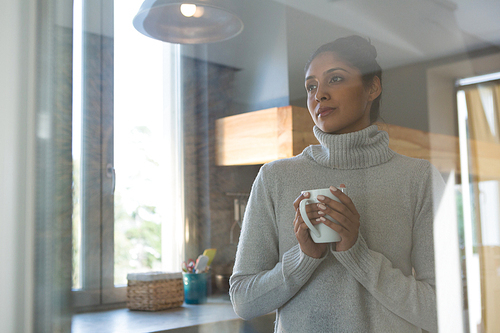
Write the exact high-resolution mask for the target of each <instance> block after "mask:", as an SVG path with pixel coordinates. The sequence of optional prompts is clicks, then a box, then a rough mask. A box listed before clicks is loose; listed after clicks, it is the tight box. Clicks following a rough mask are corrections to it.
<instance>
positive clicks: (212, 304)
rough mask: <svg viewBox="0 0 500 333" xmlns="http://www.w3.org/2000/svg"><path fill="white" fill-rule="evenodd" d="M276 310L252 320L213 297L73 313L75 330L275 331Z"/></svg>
mask: <svg viewBox="0 0 500 333" xmlns="http://www.w3.org/2000/svg"><path fill="white" fill-rule="evenodd" d="M274 319H275V315H274V313H271V314H268V315H266V316H262V317H259V318H255V319H253V320H251V321H244V320H242V319H240V318H239V317H238V316H237V315H236V313H235V312H234V310H233V307H232V305H231V303H230V302H229V301H228V300H226V299H223V298H209V299H208V302H207V303H206V304H202V305H190V304H185V303H184V304H183V305H182V307H179V308H174V309H169V310H165V311H156V312H147V311H130V310H128V309H117V310H108V311H100V312H91V313H79V314H75V315H73V317H72V327H71V332H72V333H90V332H92V333H145V332H165V331H170V332H172V331H174V332H179V333H181V332H182V333H191V332H193V333H194V332H205V333H208V332H218V333H224V332H231V333H234V332H245V333H246V332H255V333H257V332H258V333H261V332H262V333H264V332H272V331H273V328H274V324H273V322H274Z"/></svg>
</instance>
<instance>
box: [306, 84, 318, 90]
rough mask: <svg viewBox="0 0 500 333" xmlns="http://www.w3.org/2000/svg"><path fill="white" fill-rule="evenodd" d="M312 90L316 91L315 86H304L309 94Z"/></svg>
mask: <svg viewBox="0 0 500 333" xmlns="http://www.w3.org/2000/svg"><path fill="white" fill-rule="evenodd" d="M314 89H316V85H315V84H309V85H307V86H306V90H307V91H308V92H309V91H313V90H314Z"/></svg>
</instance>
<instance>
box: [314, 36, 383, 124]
mask: <svg viewBox="0 0 500 333" xmlns="http://www.w3.org/2000/svg"><path fill="white" fill-rule="evenodd" d="M323 52H333V53H335V54H336V55H337V56H338V57H340V58H341V59H342V60H343V61H345V62H348V63H349V64H351V65H352V66H353V67H356V68H357V69H358V70H359V71H360V72H361V77H362V79H363V83H364V84H365V85H366V86H368V85H370V84H371V83H372V82H373V78H374V77H375V76H378V78H379V79H380V85H382V69H381V68H380V65H379V64H378V63H377V60H376V58H377V50H376V49H375V46H373V45H372V44H371V42H370V41H369V40H366V39H364V38H363V37H360V36H356V35H353V36H348V37H343V38H339V39H336V40H335V41H333V42H330V43H327V44H324V45H322V46H320V47H319V48H318V49H317V50H316V52H314V53H313V54H312V56H311V57H310V58H309V60H308V61H307V63H306V67H305V72H307V70H308V69H309V66H310V65H311V62H312V61H313V60H314V58H316V57H317V56H318V54H320V53H323ZM381 98H382V93H380V95H378V97H377V98H376V99H375V100H374V101H373V102H372V106H371V109H370V122H371V123H372V124H373V123H374V122H375V121H377V119H378V117H379V113H380V99H381Z"/></svg>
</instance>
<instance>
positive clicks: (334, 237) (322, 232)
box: [299, 188, 345, 243]
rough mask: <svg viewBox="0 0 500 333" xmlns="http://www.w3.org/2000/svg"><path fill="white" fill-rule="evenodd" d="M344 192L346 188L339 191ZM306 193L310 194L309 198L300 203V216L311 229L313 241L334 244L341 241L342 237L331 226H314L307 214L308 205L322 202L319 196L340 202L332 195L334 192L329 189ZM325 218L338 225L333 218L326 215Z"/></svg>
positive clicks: (321, 224)
mask: <svg viewBox="0 0 500 333" xmlns="http://www.w3.org/2000/svg"><path fill="white" fill-rule="evenodd" d="M344 190H345V188H341V189H339V191H342V192H344ZM304 192H309V198H307V199H303V200H302V201H301V202H300V205H299V208H300V215H301V216H302V219H303V220H304V222H305V223H306V224H307V226H308V227H309V232H310V235H311V238H312V240H313V241H314V242H315V243H333V242H338V241H340V239H341V237H340V235H339V234H338V233H337V232H336V231H335V230H333V229H332V228H330V227H329V226H327V225H326V224H324V223H320V224H317V225H313V224H312V223H311V221H310V220H309V217H308V216H307V213H306V205H309V204H317V203H319V202H320V201H319V200H318V195H322V196H325V197H328V198H331V199H333V200H335V201H338V202H340V200H339V199H338V198H337V197H336V196H334V195H333V194H332V192H331V191H330V189H329V188H322V189H317V190H309V191H304ZM344 193H345V192H344ZM324 217H325V218H327V219H329V220H330V221H332V222H335V223H337V224H338V222H337V221H335V220H334V219H333V218H332V217H331V216H329V215H324Z"/></svg>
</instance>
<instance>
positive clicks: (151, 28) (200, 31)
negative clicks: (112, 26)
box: [133, 0, 243, 44]
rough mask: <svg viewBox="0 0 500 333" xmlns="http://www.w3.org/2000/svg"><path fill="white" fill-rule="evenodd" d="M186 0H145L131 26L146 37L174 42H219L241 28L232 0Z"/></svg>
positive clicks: (232, 35)
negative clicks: (184, 1) (231, 7)
mask: <svg viewBox="0 0 500 333" xmlns="http://www.w3.org/2000/svg"><path fill="white" fill-rule="evenodd" d="M187 1H189V3H183V2H180V1H179V0H145V1H144V3H143V4H142V6H141V8H140V9H139V12H138V13H137V15H136V16H135V17H134V20H133V24H134V27H135V28H136V29H137V30H138V31H139V32H140V33H142V34H144V35H146V36H148V37H151V38H154V39H158V40H161V41H164V42H169V43H176V44H202V43H211V42H219V41H223V40H226V39H230V38H232V37H234V36H236V35H238V34H239V33H240V32H241V31H242V30H243V22H242V21H241V19H240V18H239V17H238V16H236V15H235V14H234V13H233V12H232V11H231V9H230V5H231V4H230V3H231V1H232V0H187ZM233 1H234V0H233Z"/></svg>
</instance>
